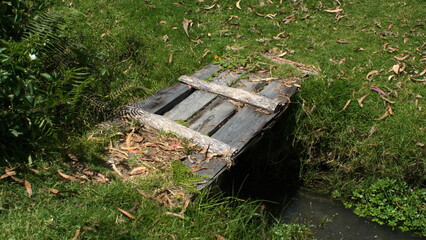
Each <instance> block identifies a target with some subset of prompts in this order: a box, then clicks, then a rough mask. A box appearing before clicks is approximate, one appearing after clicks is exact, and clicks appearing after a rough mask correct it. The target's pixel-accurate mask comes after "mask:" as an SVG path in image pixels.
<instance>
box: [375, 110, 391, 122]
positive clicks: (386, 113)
mask: <svg viewBox="0 0 426 240" xmlns="http://www.w3.org/2000/svg"><path fill="white" fill-rule="evenodd" d="M388 116H389V112H388V109H386V112H385V114H383V116H381V117H379V118H375V119H374V120H377V121H380V120H383V119H385V118H387V117H388Z"/></svg>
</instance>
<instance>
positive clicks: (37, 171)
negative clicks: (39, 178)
mask: <svg viewBox="0 0 426 240" xmlns="http://www.w3.org/2000/svg"><path fill="white" fill-rule="evenodd" d="M30 171H31V172H33V173H35V174H40V171H39V170H37V169H34V168H30Z"/></svg>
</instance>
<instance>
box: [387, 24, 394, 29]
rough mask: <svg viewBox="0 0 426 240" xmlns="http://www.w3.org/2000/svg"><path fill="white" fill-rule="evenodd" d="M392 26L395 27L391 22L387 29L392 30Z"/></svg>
mask: <svg viewBox="0 0 426 240" xmlns="http://www.w3.org/2000/svg"><path fill="white" fill-rule="evenodd" d="M392 27H393V24H392V23H391V24H389V26H388V29H387V30H388V31H389V30H391V28H392Z"/></svg>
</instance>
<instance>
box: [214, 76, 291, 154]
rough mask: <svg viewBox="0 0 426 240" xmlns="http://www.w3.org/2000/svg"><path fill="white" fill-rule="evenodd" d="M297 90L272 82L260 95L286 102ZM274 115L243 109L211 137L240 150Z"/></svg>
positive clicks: (252, 109) (248, 108) (247, 108)
mask: <svg viewBox="0 0 426 240" xmlns="http://www.w3.org/2000/svg"><path fill="white" fill-rule="evenodd" d="M296 90H297V86H293V87H286V86H284V83H282V82H272V83H271V84H269V85H268V86H267V87H266V88H265V89H264V90H262V92H261V93H260V94H261V95H263V96H268V97H270V98H280V99H281V101H288V99H289V97H290V96H291V95H292V94H293V93H294V91H296ZM275 115H276V114H269V115H266V114H263V113H261V112H259V111H256V110H255V109H254V108H252V107H250V106H245V107H243V108H242V109H241V110H240V111H238V113H236V114H235V115H234V116H233V117H232V118H231V119H230V120H228V121H227V122H226V123H225V124H224V125H223V126H222V127H221V128H220V129H219V130H218V131H217V132H216V133H215V134H213V135H212V137H213V138H216V139H218V140H220V141H222V142H225V143H227V144H229V145H231V146H233V147H234V148H236V149H242V148H243V147H244V146H245V145H246V144H247V143H248V142H249V141H250V140H251V139H252V138H253V137H254V136H255V135H256V134H257V133H258V132H260V131H261V130H262V129H263V128H264V127H265V125H267V123H268V122H269V121H271V120H272V119H273V118H274V117H275Z"/></svg>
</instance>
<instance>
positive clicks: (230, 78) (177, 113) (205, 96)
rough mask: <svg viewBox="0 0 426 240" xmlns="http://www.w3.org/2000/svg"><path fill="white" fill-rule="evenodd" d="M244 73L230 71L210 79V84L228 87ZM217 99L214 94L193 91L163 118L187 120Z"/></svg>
mask: <svg viewBox="0 0 426 240" xmlns="http://www.w3.org/2000/svg"><path fill="white" fill-rule="evenodd" d="M243 73H244V72H240V73H232V74H231V73H230V71H225V72H221V73H220V74H219V75H218V76H216V77H214V78H212V80H211V82H214V83H217V84H220V85H226V86H227V85H229V84H231V83H232V82H234V81H236V80H238V79H239V77H240V76H241V75H242V74H243ZM216 97H217V95H216V94H214V93H209V92H205V91H202V90H198V91H195V92H194V93H192V94H191V95H189V96H188V97H187V98H186V99H185V100H183V101H181V102H180V103H179V104H177V105H176V106H175V107H173V109H171V110H170V111H168V112H166V113H165V114H164V116H165V117H167V118H169V119H172V120H184V121H186V120H188V119H189V118H190V117H191V116H192V115H194V114H195V113H196V112H198V111H200V109H202V108H203V107H204V106H206V105H207V104H208V103H210V102H211V101H212V100H213V99H215V98H216Z"/></svg>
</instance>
